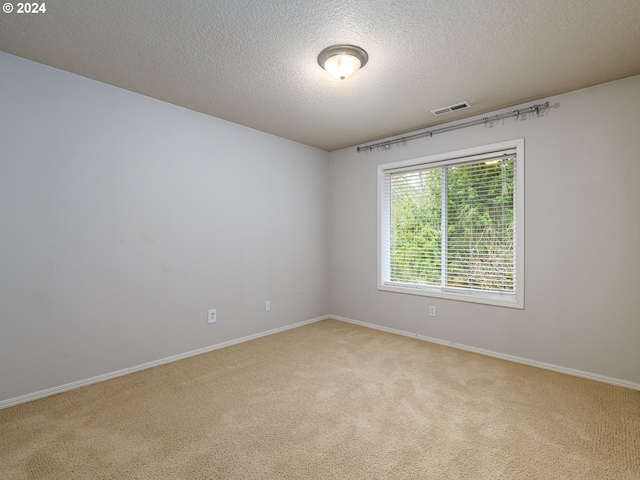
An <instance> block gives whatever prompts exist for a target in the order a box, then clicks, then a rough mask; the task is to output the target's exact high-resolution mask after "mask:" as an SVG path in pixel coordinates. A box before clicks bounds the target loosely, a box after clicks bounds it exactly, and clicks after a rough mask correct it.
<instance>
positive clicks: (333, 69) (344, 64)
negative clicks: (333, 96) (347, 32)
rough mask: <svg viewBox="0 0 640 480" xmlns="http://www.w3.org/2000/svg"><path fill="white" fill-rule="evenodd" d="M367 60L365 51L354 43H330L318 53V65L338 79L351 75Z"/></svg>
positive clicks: (367, 56) (344, 78)
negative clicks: (329, 45) (330, 44)
mask: <svg viewBox="0 0 640 480" xmlns="http://www.w3.org/2000/svg"><path fill="white" fill-rule="evenodd" d="M368 60H369V55H367V52H365V51H364V50H363V49H361V48H360V47H356V46H355V45H332V46H331V47H327V48H325V49H324V50H322V51H321V52H320V54H319V55H318V65H320V66H321V67H322V68H324V69H325V70H326V71H327V72H329V74H331V76H332V77H335V78H337V79H339V80H346V79H347V78H349V77H351V76H352V75H353V74H354V73H356V72H357V71H358V69H359V68H362V67H364V66H365V65H366V64H367V61H368Z"/></svg>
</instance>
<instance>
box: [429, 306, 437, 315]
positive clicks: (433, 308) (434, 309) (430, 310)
mask: <svg viewBox="0 0 640 480" xmlns="http://www.w3.org/2000/svg"><path fill="white" fill-rule="evenodd" d="M429 316H430V317H435V316H436V306H435V305H429Z"/></svg>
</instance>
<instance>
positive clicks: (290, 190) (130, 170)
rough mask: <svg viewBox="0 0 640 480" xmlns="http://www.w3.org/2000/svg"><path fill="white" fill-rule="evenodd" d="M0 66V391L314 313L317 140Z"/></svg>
mask: <svg viewBox="0 0 640 480" xmlns="http://www.w3.org/2000/svg"><path fill="white" fill-rule="evenodd" d="M0 72H1V74H0V401H2V400H6V399H9V398H15V397H18V396H21V395H25V394H30V393H33V392H37V391H40V390H44V389H48V388H52V387H57V386H60V385H64V384H66V383H70V382H75V381H79V380H84V379H87V378H90V377H93V376H96V375H100V374H104V373H109V372H113V371H117V370H120V369H123V368H128V367H132V366H136V365H140V364H143V363H146V362H150V361H154V360H158V359H162V358H166V357H168V356H172V355H176V354H180V353H184V352H188V351H191V350H195V349H198V348H202V347H206V346H210V345H214V344H217V343H221V342H225V341H229V340H232V339H237V338H240V337H243V336H246V335H250V334H255V333H258V332H263V331H267V330H270V329H274V328H278V327H281V326H286V325H290V324H293V323H297V322H300V321H305V320H309V319H313V318H316V317H319V316H323V315H327V314H329V313H330V312H329V310H330V297H329V285H330V279H329V277H330V271H329V267H328V261H327V260H328V258H329V256H330V243H329V242H330V236H329V227H330V217H329V215H330V173H329V167H330V162H329V158H330V155H329V154H328V153H327V152H324V151H321V150H317V149H313V148H310V147H306V146H303V145H300V144H297V143H294V142H290V141H287V140H283V139H281V138H277V137H274V136H271V135H268V134H264V133H261V132H257V131H255V130H251V129H248V128H244V127H240V126H238V125H235V124H231V123H228V122H225V121H222V120H219V119H216V118H212V117H208V116H205V115H201V114H198V113H195V112H192V111H189V110H186V109H183V108H179V107H176V106H173V105H169V104H166V103H163V102H160V101H157V100H154V99H151V98H148V97H144V96H141V95H138V94H135V93H131V92H127V91H124V90H121V89H118V88H115V87H111V86H108V85H105V84H101V83H98V82H95V81H92V80H88V79H86V78H82V77H79V76H76V75H73V74H70V73H66V72H62V71H59V70H55V69H53V68H49V67H46V66H43V65H39V64H36V63H33V62H29V61H26V60H23V59H20V58H17V57H13V56H10V55H7V54H4V53H0ZM265 300H271V312H269V313H265V311H264V301H265ZM208 308H217V313H218V323H217V324H214V325H207V323H206V319H207V309H208Z"/></svg>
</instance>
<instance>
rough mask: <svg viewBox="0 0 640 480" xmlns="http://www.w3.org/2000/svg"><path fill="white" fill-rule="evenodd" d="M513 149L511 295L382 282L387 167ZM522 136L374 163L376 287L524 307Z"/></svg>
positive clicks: (433, 163) (436, 162)
mask: <svg viewBox="0 0 640 480" xmlns="http://www.w3.org/2000/svg"><path fill="white" fill-rule="evenodd" d="M513 149H515V150H516V174H515V202H516V207H515V217H516V218H515V229H516V233H515V244H516V253H515V290H516V291H515V295H514V294H510V295H505V294H500V293H486V292H478V291H471V290H465V291H456V292H453V291H449V290H447V289H442V288H439V287H427V286H409V285H398V284H391V282H387V281H385V278H384V276H385V272H384V270H385V269H384V265H386V263H387V256H388V250H389V249H388V242H389V239H388V238H385V224H386V222H385V220H386V217H385V215H386V214H387V212H386V207H385V195H384V193H385V192H384V188H385V174H386V172H387V171H390V170H398V169H409V168H412V167H420V166H424V167H437V166H441V165H447V164H451V163H459V162H460V161H461V160H464V157H472V156H477V155H484V154H495V153H499V151H500V150H513ZM524 167H525V162H524V139H522V138H520V139H516V140H510V141H506V142H501V143H494V144H491V145H483V146H479V147H473V148H467V149H464V150H457V151H454V152H447V153H442V154H437V155H429V156H426V157H420V158H415V159H410V160H403V161H398V162H393V163H385V164H382V165H379V166H378V290H383V291H387V292H395V293H404V294H411V295H423V296H427V297H436V298H445V299H450V300H460V301H465V302H473V303H482V304H487V305H497V306H502V307H511V308H520V309H522V308H524V171H525V168H524Z"/></svg>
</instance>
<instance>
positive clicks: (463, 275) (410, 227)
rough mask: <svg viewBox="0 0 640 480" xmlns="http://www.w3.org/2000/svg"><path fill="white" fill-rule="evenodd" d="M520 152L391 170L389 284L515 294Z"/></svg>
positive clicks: (387, 182)
mask: <svg viewBox="0 0 640 480" xmlns="http://www.w3.org/2000/svg"><path fill="white" fill-rule="evenodd" d="M516 165H517V160H516V155H515V150H509V151H506V152H505V151H500V152H497V153H493V154H491V153H489V154H482V155H476V156H473V157H466V158H457V159H453V160H449V161H446V162H441V163H439V164H435V165H418V166H416V165H414V166H412V167H410V168H404V169H397V170H393V169H390V170H388V171H386V172H385V174H384V179H383V195H384V200H383V205H384V206H383V208H384V210H385V211H384V216H383V219H384V221H383V236H384V250H383V263H384V264H383V281H384V282H385V283H387V284H391V285H406V286H412V287H416V288H420V287H426V288H436V289H440V290H443V291H447V290H454V291H456V290H457V291H468V292H485V293H494V294H501V295H513V294H514V293H515V289H516V284H515V278H516V275H515V273H516V272H515V268H516V262H515V258H516V256H515V254H516V252H515V250H516V242H515V238H516V221H515V220H516V204H515V202H516V195H515V193H516V191H515V189H516V181H515V179H516Z"/></svg>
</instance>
